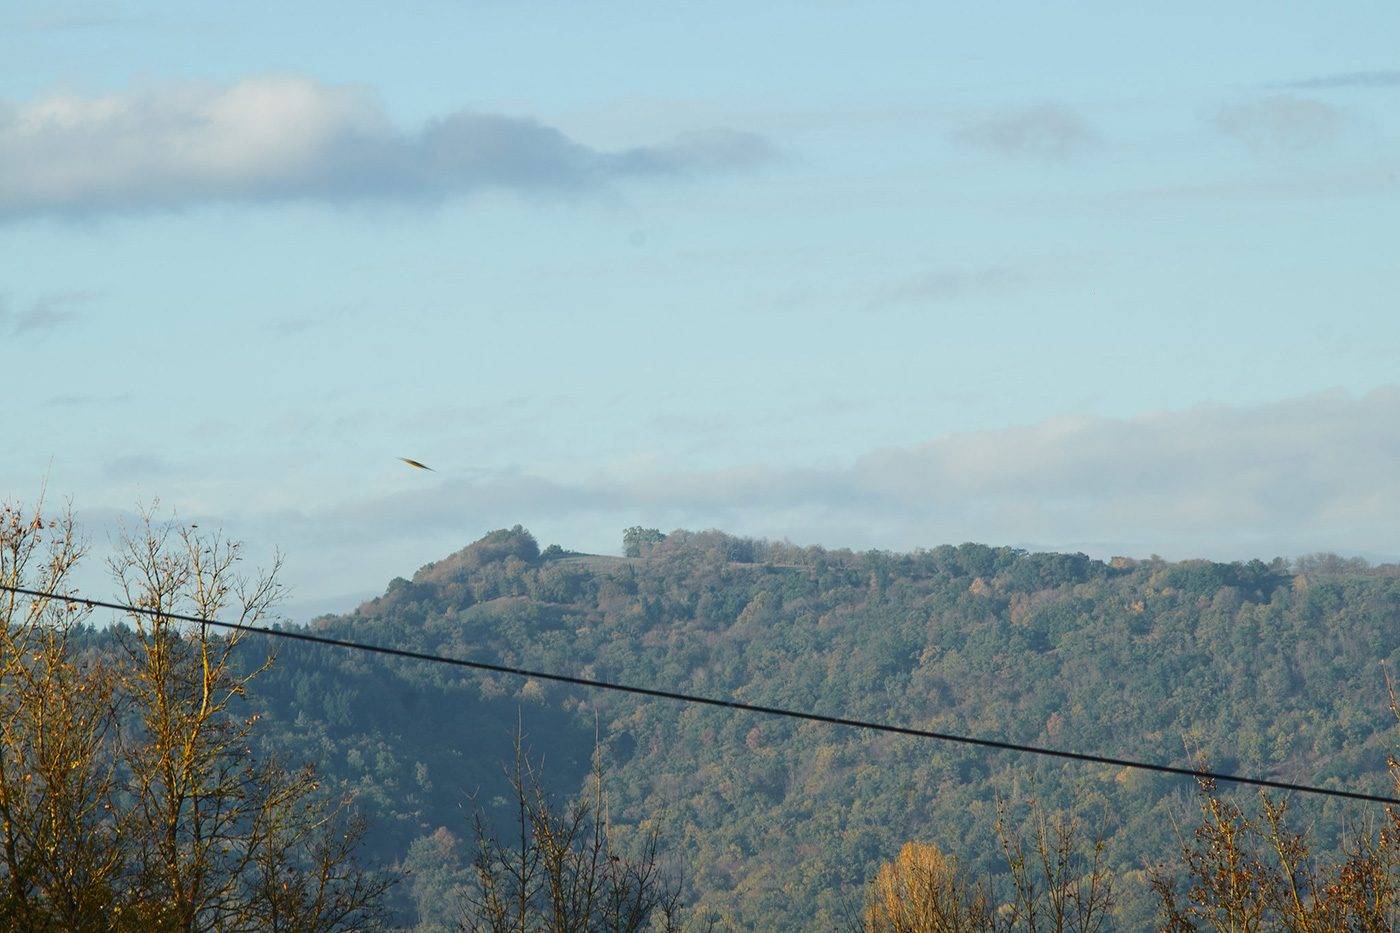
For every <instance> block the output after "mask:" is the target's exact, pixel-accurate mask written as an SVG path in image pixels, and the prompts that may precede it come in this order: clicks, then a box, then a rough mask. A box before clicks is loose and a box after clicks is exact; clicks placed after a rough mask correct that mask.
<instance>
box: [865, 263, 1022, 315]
mask: <svg viewBox="0 0 1400 933" xmlns="http://www.w3.org/2000/svg"><path fill="white" fill-rule="evenodd" d="M1025 280H1026V277H1025V275H1024V274H1023V273H1022V272H1020V271H1019V270H1017V269H1012V268H1009V267H1006V266H989V267H987V268H984V269H970V270H957V269H954V270H940V271H936V272H929V273H927V274H925V275H920V276H915V277H913V278H909V279H904V280H902V281H896V282H887V283H885V284H883V285H878V286H875V287H874V289H873V291H872V294H871V295H870V300H869V304H868V307H869V308H870V309H871V310H879V309H882V308H888V307H892V306H896V305H906V304H918V303H924V302H931V301H950V300H952V299H954V298H961V297H962V296H963V295H967V294H969V293H973V292H980V291H986V290H998V289H1003V288H1010V287H1014V286H1017V285H1021V284H1023V283H1024V282H1025Z"/></svg>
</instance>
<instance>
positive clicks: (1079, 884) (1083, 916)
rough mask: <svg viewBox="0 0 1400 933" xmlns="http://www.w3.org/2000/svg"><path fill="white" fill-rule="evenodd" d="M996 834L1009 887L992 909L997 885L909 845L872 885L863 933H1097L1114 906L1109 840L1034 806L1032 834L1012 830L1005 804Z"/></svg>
mask: <svg viewBox="0 0 1400 933" xmlns="http://www.w3.org/2000/svg"><path fill="white" fill-rule="evenodd" d="M996 834H997V838H998V840H999V841H1000V843H1001V849H1002V852H1003V853H1004V854H1005V857H1006V863H1007V868H1008V870H1009V874H1010V879H1011V889H1010V891H1009V892H1007V893H1008V896H1007V897H1006V898H1004V899H1003V901H1002V903H1001V904H1000V905H999V906H997V907H995V908H994V907H993V906H992V905H993V904H994V903H995V901H994V893H993V890H992V887H991V885H989V884H988V883H987V882H986V881H982V880H975V881H974V880H970V879H967V878H965V877H963V876H962V875H961V874H960V873H959V871H958V865H957V860H956V859H954V858H950V857H948V856H946V855H944V854H943V853H942V852H941V851H939V849H938V848H937V847H936V846H932V845H927V844H924V843H918V842H908V843H905V845H904V847H903V848H902V849H900V852H899V855H898V856H897V857H896V858H895V859H894V860H893V861H891V862H887V863H885V864H884V865H882V866H881V867H880V870H879V871H878V872H877V873H876V875H875V878H874V879H873V880H872V881H871V883H870V885H869V886H868V887H867V889H866V895H865V913H864V922H863V924H862V929H863V931H864V933H992V931H997V930H1008V931H1010V930H1024V931H1028V933H1036V931H1050V930H1053V931H1055V933H1066V931H1075V933H1093V931H1097V930H1102V929H1103V928H1104V925H1105V923H1106V922H1107V921H1108V917H1109V913H1110V912H1111V911H1112V909H1113V905H1114V900H1115V893H1114V887H1113V878H1112V875H1111V874H1110V872H1109V871H1108V868H1107V866H1106V865H1105V864H1104V860H1103V852H1104V844H1103V842H1102V840H1099V839H1094V840H1092V841H1090V842H1088V843H1087V844H1086V843H1085V842H1084V841H1082V838H1081V837H1082V832H1081V828H1080V825H1079V823H1078V822H1077V821H1076V820H1074V819H1073V818H1071V817H1067V816H1064V815H1056V816H1053V817H1051V816H1047V815H1046V814H1045V812H1044V811H1043V810H1042V809H1041V808H1040V807H1038V806H1032V807H1031V813H1030V839H1029V841H1028V840H1026V839H1025V838H1024V837H1023V836H1022V834H1021V832H1020V831H1017V830H1014V829H1012V827H1011V824H1010V820H1009V817H1008V811H1007V809H1006V808H1005V807H1004V806H1003V807H1001V808H999V810H998V814H997V822H996Z"/></svg>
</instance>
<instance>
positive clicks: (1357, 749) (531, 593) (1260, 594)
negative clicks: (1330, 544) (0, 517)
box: [257, 527, 1400, 929]
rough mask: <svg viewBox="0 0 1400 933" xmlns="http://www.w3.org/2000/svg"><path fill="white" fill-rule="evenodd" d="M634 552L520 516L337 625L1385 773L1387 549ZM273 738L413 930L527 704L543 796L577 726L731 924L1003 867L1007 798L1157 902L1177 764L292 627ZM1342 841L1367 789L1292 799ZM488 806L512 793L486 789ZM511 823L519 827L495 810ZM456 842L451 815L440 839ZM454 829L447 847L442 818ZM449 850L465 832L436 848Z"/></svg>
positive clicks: (505, 654) (1183, 791) (652, 538)
mask: <svg viewBox="0 0 1400 933" xmlns="http://www.w3.org/2000/svg"><path fill="white" fill-rule="evenodd" d="M629 551H630V552H631V553H632V554H633V555H634V556H632V557H629V558H595V557H587V556H581V555H572V554H570V553H568V552H565V551H562V550H561V549H559V548H557V547H554V548H549V549H547V550H545V551H544V552H543V553H542V552H541V551H540V549H539V548H538V546H537V545H536V542H535V541H534V539H533V538H532V537H530V536H529V534H528V533H527V532H525V531H523V530H522V529H520V528H518V527H517V528H516V529H513V530H510V531H499V532H494V533H492V534H491V535H489V536H487V537H486V538H484V539H482V540H480V541H477V542H475V543H474V544H471V545H469V546H468V547H467V548H465V549H464V550H462V551H460V552H458V553H456V554H453V555H451V556H450V557H447V558H445V559H443V560H441V561H439V562H437V563H435V564H431V565H429V566H427V567H424V568H422V569H421V570H420V571H418V573H416V574H415V575H414V577H413V579H412V580H404V579H396V580H394V581H393V582H392V583H391V584H390V585H389V587H388V589H387V591H386V592H385V593H384V595H383V596H381V597H379V598H377V599H374V600H372V601H370V602H367V603H365V604H364V605H363V606H361V607H360V608H359V609H357V610H356V611H355V612H353V613H350V614H348V615H345V616H339V617H325V618H322V619H319V620H317V621H316V622H315V623H313V625H314V627H315V628H316V629H318V630H321V631H325V632H327V633H331V634H334V635H336V636H339V637H347V638H354V639H358V640H363V641H371V642H375V643H379V644H386V645H395V646H402V647H409V648H413V649H418V650H427V651H433V652H440V653H445V654H450V655H455V656H459V657H467V658H475V659H481V660H491V661H499V662H504V663H511V664H520V665H524V666H531V667H536V668H539V669H544V670H550V671H559V672H567V673H577V674H582V675H585V676H596V677H600V678H605V679H609V680H616V681H622V682H626V683H632V684H645V685H654V686H660V687H666V688H674V689H680V690H686V691H691V692H696V693H704V694H708V695H713V696H723V697H731V698H738V699H742V700H745V701H749V702H754V703H764V704H774V705H782V706H792V707H796V708H799V709H807V710H814V711H819V712H823V713H830V714H837V715H844V716H854V717H862V718H869V719H877V720H882V721H887V722H893V723H901V724H913V725H918V726H922V727H927V728H933V729H939V730H944V731H949V732H958V733H965V734H975V735H979V736H987V737H996V738H1001V739H1008V740H1015V741H1023V742H1033V743H1036V744H1041V745H1049V746H1055V747H1060V748H1068V749H1077V750H1089V751H1095V752H1099V753H1102V754H1108V755H1122V756H1127V757H1137V758H1146V759H1150V760H1154V761H1160V762H1172V763H1186V762H1187V760H1188V759H1187V754H1186V748H1187V747H1188V746H1189V747H1190V748H1191V749H1193V750H1194V751H1197V752H1198V753H1200V754H1202V755H1204V756H1206V758H1208V760H1209V761H1210V763H1211V765H1212V766H1214V767H1217V768H1220V769H1227V770H1238V771H1240V772H1245V773H1250V774H1257V775H1268V776H1278V777H1283V778H1287V779H1298V780H1307V781H1314V782H1322V783H1328V784H1334V785H1337V786H1349V787H1356V788H1363V789H1369V790H1373V791H1380V790H1382V789H1384V786H1385V784H1384V761H1385V756H1386V754H1387V752H1388V751H1389V750H1390V748H1391V747H1392V741H1393V735H1392V733H1391V731H1389V730H1390V728H1391V725H1392V722H1391V721H1390V720H1388V716H1389V713H1388V711H1387V709H1386V704H1385V693H1384V683H1383V679H1382V672H1381V668H1380V664H1381V662H1384V661H1389V662H1392V663H1393V662H1396V661H1400V568H1396V567H1392V566H1387V567H1379V568H1369V567H1366V566H1365V565H1363V564H1361V563H1359V562H1348V561H1343V560H1339V559H1336V558H1315V559H1308V560H1302V561H1297V562H1294V563H1291V564H1290V563H1286V562H1284V561H1279V560H1276V561H1273V562H1271V563H1262V562H1259V561H1254V562H1250V563H1247V564H1220V563H1210V562H1204V561H1187V562H1179V563H1172V562H1166V561H1162V560H1159V559H1151V560H1141V561H1134V560H1127V559H1115V560H1114V561H1112V562H1110V563H1104V562H1099V561H1094V560H1090V559H1089V558H1087V557H1085V556H1083V555H1077V554H1032V553H1025V552H1022V551H1018V550H1015V549H1010V548H992V547H985V546H982V545H973V544H966V545H961V546H958V547H940V548H936V549H933V550H928V551H920V552H916V553H911V554H892V553H884V552H867V553H852V552H850V551H831V550H823V549H819V548H798V547H794V546H791V545H786V544H773V543H766V542H756V541H751V540H745V539H738V538H733V537H729V536H726V535H723V534H719V533H716V532H705V533H698V534H697V533H688V532H676V533H673V534H671V535H669V536H665V537H664V538H661V536H659V535H643V536H639V537H638V536H633V537H632V538H630V539H629ZM257 702H258V703H259V704H260V706H261V708H262V712H263V713H264V716H265V720H264V723H263V725H264V726H265V729H266V733H267V744H268V746H269V748H271V749H272V750H274V751H276V752H277V753H278V754H279V755H281V756H282V757H284V758H286V759H289V760H310V761H313V762H315V763H316V764H317V766H318V768H320V769H321V771H322V772H323V774H324V775H326V776H327V777H328V778H330V779H331V781H332V782H334V783H335V784H337V785H341V786H344V787H347V788H352V789H354V790H355V791H356V792H357V794H358V799H359V802H360V805H361V807H362V809H363V811H364V812H365V813H366V815H367V816H369V817H370V819H371V820H372V821H373V823H374V826H375V830H374V833H373V836H372V837H371V845H372V852H371V854H372V856H373V857H374V858H376V859H377V860H379V861H381V862H383V863H386V864H399V863H403V864H405V865H407V866H408V867H411V868H414V869H415V873H414V875H413V876H412V877H411V878H410V879H409V880H407V881H406V882H404V884H402V885H401V886H400V891H399V900H400V903H399V904H398V905H397V906H398V908H399V910H400V911H401V912H402V915H403V917H404V918H405V922H409V920H410V918H411V916H412V915H413V912H414V911H419V910H421V913H422V916H421V918H420V919H421V920H422V921H423V923H424V927H425V928H429V925H430V921H431V920H432V919H433V918H432V917H431V914H432V912H433V911H434V910H435V909H437V905H440V904H441V903H443V901H444V897H445V892H446V891H447V889H448V888H450V886H451V884H452V883H453V878H454V872H455V871H457V870H459V868H460V865H457V866H455V867H454V862H453V860H454V859H459V858H461V857H462V856H463V854H464V853H463V849H464V847H463V845H462V840H467V839H469V838H470V835H471V830H470V826H471V823H470V817H471V812H472V810H473V808H474V807H482V808H485V809H486V810H487V811H488V812H491V811H492V809H493V806H494V805H496V804H499V803H501V802H502V798H501V797H500V794H501V792H502V790H503V788H504V784H503V781H502V778H501V766H502V762H504V761H506V760H508V759H509V758H510V757H511V754H512V752H511V749H512V742H513V737H514V734H515V731H516V728H517V722H518V723H519V724H520V726H521V728H522V729H523V730H524V732H525V734H526V738H527V742H528V744H529V746H530V747H531V748H532V750H533V751H534V752H535V753H537V754H542V755H543V756H544V759H545V766H546V769H547V771H548V774H549V778H550V780H551V782H552V783H553V785H554V786H555V787H556V788H557V789H558V790H560V791H561V792H564V793H568V792H570V791H571V790H573V789H575V788H577V787H578V786H579V783H580V781H581V780H582V777H583V775H584V773H585V771H586V769H587V767H588V763H589V756H590V754H591V752H592V750H593V747H594V735H595V728H596V730H597V733H598V734H599V736H600V738H601V741H602V743H603V747H604V749H605V753H606V757H607V761H608V775H609V789H610V808H611V816H612V818H613V819H614V821H615V822H616V823H617V824H619V825H620V826H623V827H633V826H635V827H638V828H649V827H651V826H653V825H656V826H659V827H660V829H661V834H662V839H663V843H664V844H665V846H666V847H667V849H668V851H669V853H670V854H671V857H672V858H673V859H674V862H675V864H676V866H677V867H678V868H679V869H680V870H681V871H682V873H683V874H684V876H685V878H686V881H687V884H688V887H689V891H690V897H691V901H692V903H695V904H697V905H698V909H699V910H700V911H702V912H704V913H706V914H709V915H710V916H714V917H718V918H720V919H721V920H722V921H727V922H729V923H732V924H734V925H737V926H740V927H750V926H758V927H763V928H812V929H830V928H832V927H833V926H834V925H836V924H838V923H840V922H841V921H842V919H843V918H844V917H845V916H847V914H848V911H849V910H850V907H851V905H852V903H853V901H852V895H853V893H854V892H855V891H856V890H857V889H858V886H859V885H860V884H861V883H862V882H863V881H865V880H866V879H867V878H868V877H869V875H870V874H871V873H872V872H873V870H874V868H875V866H876V865H877V864H878V863H879V862H880V861H881V860H884V859H887V858H889V857H890V856H891V855H892V854H893V853H894V852H895V851H896V850H897V848H898V846H899V844H900V843H901V842H903V841H905V840H908V839H924V840H932V841H936V842H937V843H938V844H939V845H940V846H941V847H942V848H944V849H945V850H948V851H952V852H955V853H957V854H958V855H959V856H960V857H961V858H962V859H963V860H965V862H966V864H967V865H968V866H969V867H970V868H973V869H975V870H984V871H993V870H996V866H997V864H998V861H997V856H998V852H997V848H996V844H995V840H994V837H993V835H992V832H991V823H992V819H993V817H994V810H995V803H996V801H997V799H999V798H1000V799H1003V800H1005V801H1007V802H1008V803H1009V805H1010V806H1011V807H1012V808H1013V812H1015V811H1016V808H1017V807H1018V806H1019V805H1020V804H1022V803H1024V802H1025V801H1026V800H1028V799H1030V798H1035V799H1037V800H1040V801H1042V802H1044V803H1046V804H1048V805H1049V806H1051V807H1056V808H1064V809H1067V810H1072V811H1074V812H1076V813H1079V814H1081V815H1083V816H1084V817H1085V818H1086V820H1088V821H1089V822H1091V823H1092V824H1094V825H1096V826H1099V827H1101V828H1102V831H1103V832H1105V833H1106V834H1107V837H1108V840H1109V852H1110V857H1111V859H1112V862H1113V865H1114V867H1115V869H1116V870H1117V871H1118V872H1119V873H1120V875H1121V876H1122V877H1123V879H1124V880H1123V884H1124V895H1125V901H1124V904H1123V906H1122V912H1121V916H1120V920H1121V923H1122V924H1123V925H1124V926H1127V927H1137V926H1140V925H1141V924H1142V923H1144V922H1145V921H1146V920H1147V918H1149V917H1150V916H1151V910H1152V904H1151V901H1150V899H1149V897H1148V893H1147V890H1146V887H1145V885H1144V884H1142V882H1141V869H1142V868H1143V867H1144V865H1145V864H1148V863H1150V862H1152V861H1155V860H1157V859H1160V858H1163V857H1169V856H1171V855H1172V854H1173V852H1174V846H1175V842H1174V836H1173V828H1172V827H1173V820H1174V819H1175V818H1176V817H1177V816H1179V815H1181V814H1186V813H1187V809H1188V808H1189V807H1190V796H1191V793H1192V790H1193V789H1192V788H1191V786H1190V785H1189V782H1183V781H1179V780H1171V779H1167V778H1162V777H1156V776H1151V775H1144V774H1141V773H1136V772H1127V771H1119V770H1115V769H1110V768H1104V767H1084V766H1077V765H1072V764H1065V763H1061V762H1052V761H1046V760H1039V759H1029V758H1025V757H1014V756H1011V755H1007V754H993V753H988V752H984V751H981V750H976V749H969V748H963V747H956V746H947V745H939V744H935V743H932V742H926V741H916V740H912V739H899V738H892V737H888V736H884V737H871V736H867V735H863V734H858V733H856V732H853V731H851V730H844V729H837V728H832V727H827V726H821V725H816V724H794V723H792V722H790V721H782V720H771V719H764V718H758V717H754V716H751V715H744V714H739V713H734V712H729V711H723V710H715V709H707V708H693V707H685V706H682V705H679V704H676V703H671V702H665V701H641V700H639V699H636V698H631V697H626V696H616V695H608V694H600V693H591V692H586V691H583V690H580V689H572V688H570V689H566V688H563V687H560V686H556V685H550V684H545V683H534V682H521V681H520V680H519V679H517V678H512V677H504V676H502V677H495V676H483V675H477V674H473V673H471V672H468V671H462V670H456V669H451V668H446V667H441V666H432V665H425V664H416V663H409V662H385V661H383V660H380V659H376V658H373V657H367V656H361V655H357V654H352V653H349V652H337V651H333V650H329V649H324V648H314V647H307V646H297V645H288V646H285V647H283V648H281V649H280V651H279V661H278V664H277V666H276V667H275V668H274V669H273V671H272V672H271V673H270V674H268V675H267V676H266V678H265V679H264V680H263V681H262V682H261V685H260V690H259V694H258V699H257ZM1296 806H1297V808H1298V809H1299V810H1300V811H1302V812H1303V813H1304V814H1306V815H1310V816H1316V817H1318V818H1319V821H1318V823H1317V830H1318V832H1319V833H1320V834H1321V836H1322V837H1323V838H1325V839H1326V838H1335V835H1336V833H1337V831H1338V829H1339V828H1340V826H1341V825H1342V823H1343V821H1344V820H1345V819H1346V818H1347V817H1352V816H1362V815H1365V814H1364V812H1362V811H1361V810H1360V808H1358V806H1357V805H1355V804H1352V805H1337V804H1331V803H1329V804H1327V805H1325V806H1323V807H1319V806H1318V805H1317V804H1314V803H1311V802H1307V801H1303V800H1299V801H1297V804H1296ZM495 809H496V810H497V811H499V810H501V809H502V808H500V807H496V808H495ZM496 815H497V816H499V817H502V818H504V816H505V814H503V813H499V812H498V813H497V814H496ZM443 829H446V832H442V830H443ZM449 834H450V835H449ZM454 836H455V837H456V839H457V842H455V843H454V839H453V837H454Z"/></svg>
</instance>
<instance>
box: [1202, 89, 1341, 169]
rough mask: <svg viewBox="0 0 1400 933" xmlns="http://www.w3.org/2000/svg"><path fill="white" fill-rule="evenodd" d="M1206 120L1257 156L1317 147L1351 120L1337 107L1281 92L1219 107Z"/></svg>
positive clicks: (1334, 136)
mask: <svg viewBox="0 0 1400 933" xmlns="http://www.w3.org/2000/svg"><path fill="white" fill-rule="evenodd" d="M1208 121H1209V123H1210V124H1211V126H1213V127H1214V128H1215V130H1216V131H1217V132H1218V133H1220V134H1221V135H1223V136H1225V137H1227V138H1229V139H1233V140H1234V141H1236V142H1239V143H1243V144H1244V145H1245V146H1246V147H1248V148H1249V149H1250V150H1251V151H1252V152H1254V153H1256V154H1260V155H1267V154H1273V153H1284V154H1287V153H1302V152H1308V151H1310V150H1314V149H1318V148H1321V147H1323V146H1326V145H1328V144H1330V143H1333V142H1335V141H1336V140H1337V139H1338V138H1339V137H1341V135H1342V134H1343V133H1344V132H1345V131H1346V130H1347V129H1348V127H1349V126H1350V125H1351V122H1352V121H1351V116H1350V114H1348V113H1347V111H1345V110H1343V109H1342V108H1340V107H1335V106H1333V105H1331V104H1326V103H1323V102H1322V101H1318V100H1311V99H1309V98H1306V97H1293V96H1290V95H1283V94H1279V95H1274V96H1272V97H1265V98H1261V99H1259V100H1252V101H1246V102H1244V103H1239V104H1230V105H1227V106H1224V107H1221V108H1220V109H1218V110H1216V111H1215V112H1214V113H1212V114H1210V116H1209V117H1208Z"/></svg>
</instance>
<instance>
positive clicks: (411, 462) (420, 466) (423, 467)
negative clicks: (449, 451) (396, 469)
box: [399, 457, 437, 473]
mask: <svg viewBox="0 0 1400 933" xmlns="http://www.w3.org/2000/svg"><path fill="white" fill-rule="evenodd" d="M399 459H400V460H402V461H403V462H404V463H407V464H408V465H409V466H411V467H414V468H415V469H419V470H427V471H428V472H429V473H436V472H437V470H434V469H433V468H432V467H430V466H428V465H427V464H426V463H419V462H418V461H417V460H410V459H409V458H408V457H400V458H399Z"/></svg>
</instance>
